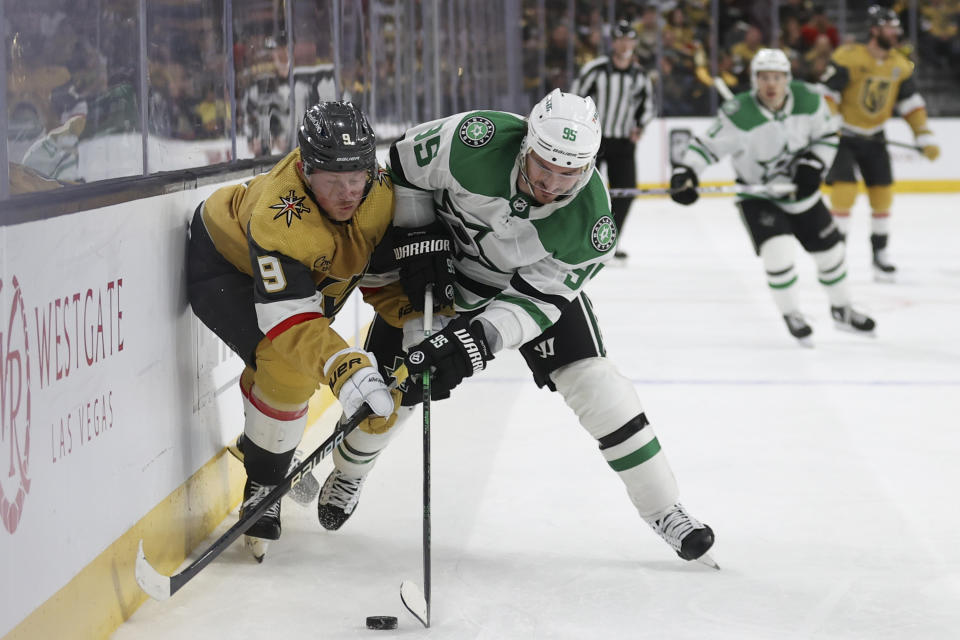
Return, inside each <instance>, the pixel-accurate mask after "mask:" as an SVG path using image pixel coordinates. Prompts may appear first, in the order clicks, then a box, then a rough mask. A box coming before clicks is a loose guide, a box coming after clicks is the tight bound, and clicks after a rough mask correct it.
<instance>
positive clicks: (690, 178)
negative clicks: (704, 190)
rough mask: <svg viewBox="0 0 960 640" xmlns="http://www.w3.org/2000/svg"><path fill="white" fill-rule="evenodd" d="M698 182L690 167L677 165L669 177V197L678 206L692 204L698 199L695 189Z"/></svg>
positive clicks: (698, 195)
mask: <svg viewBox="0 0 960 640" xmlns="http://www.w3.org/2000/svg"><path fill="white" fill-rule="evenodd" d="M699 186H700V180H699V179H697V172H696V171H694V170H693V169H691V168H690V167H688V166H686V165H683V164H678V165H676V166H675V167H674V168H673V173H672V174H671V175H670V197H671V198H672V199H673V201H674V202H676V203H678V204H693V203H694V202H696V201H697V198H699V197H700V194H699V193H697V187H699Z"/></svg>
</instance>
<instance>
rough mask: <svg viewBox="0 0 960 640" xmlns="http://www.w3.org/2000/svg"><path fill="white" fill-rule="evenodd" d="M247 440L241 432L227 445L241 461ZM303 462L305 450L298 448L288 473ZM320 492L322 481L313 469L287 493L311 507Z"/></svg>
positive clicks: (298, 502)
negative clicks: (319, 480) (315, 475)
mask: <svg viewBox="0 0 960 640" xmlns="http://www.w3.org/2000/svg"><path fill="white" fill-rule="evenodd" d="M245 440H246V438H245V437H244V435H243V433H241V434H240V435H239V436H237V439H236V440H234V442H233V444H231V445H230V446H228V447H227V450H228V451H229V452H230V453H232V454H233V457H234V458H236V459H237V460H239V461H240V462H243V443H244V441H245ZM301 462H303V452H302V451H300V449H297V450H296V451H295V452H294V454H293V459H292V460H291V461H290V469H288V470H287V473H290V471H293V469H294V468H295V467H296V466H297V465H298V464H300V463H301ZM318 493H320V483H319V482H318V481H317V479H316V477H314V475H313V471H308V472H307V473H304V474H303V475H302V476H301V477H300V482H298V483H297V484H295V485H293V487H291V488H290V492H289V493H287V495H288V496H290V497H291V498H293V501H294V502H296V503H297V504H299V505H301V506H304V507H309V506H310V505H312V504H313V501H314V500H315V499H316V498H317V494H318Z"/></svg>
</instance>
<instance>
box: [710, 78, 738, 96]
mask: <svg viewBox="0 0 960 640" xmlns="http://www.w3.org/2000/svg"><path fill="white" fill-rule="evenodd" d="M713 86H714V87H716V88H717V93H719V94H720V97H721V98H723V99H724V100H733V91H731V90H730V87H728V86H727V83H726V82H724V81H723V78H721V77H720V76H717V77H715V78H714V79H713Z"/></svg>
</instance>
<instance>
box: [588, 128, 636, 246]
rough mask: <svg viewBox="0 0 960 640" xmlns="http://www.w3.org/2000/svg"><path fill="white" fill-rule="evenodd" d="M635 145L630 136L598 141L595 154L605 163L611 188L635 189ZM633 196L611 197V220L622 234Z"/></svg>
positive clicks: (599, 160)
mask: <svg viewBox="0 0 960 640" xmlns="http://www.w3.org/2000/svg"><path fill="white" fill-rule="evenodd" d="M636 149H637V145H636V143H634V142H631V141H630V138H603V139H601V141H600V151H599V153H598V154H597V160H598V162H605V163H606V165H607V178H608V179H609V180H610V188H611V189H635V188H636V186H637V161H636V158H635V156H634V154H635V153H636ZM631 202H633V196H627V197H625V198H612V199H611V201H610V204H611V206H612V208H613V221H614V222H616V223H617V231H618V232H619V234H620V235H621V236H622V234H623V225H624V223H626V220H627V212H629V211H630V203H631Z"/></svg>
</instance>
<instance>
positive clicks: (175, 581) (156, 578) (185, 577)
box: [136, 365, 407, 600]
mask: <svg viewBox="0 0 960 640" xmlns="http://www.w3.org/2000/svg"><path fill="white" fill-rule="evenodd" d="M406 379H407V368H406V367H405V366H402V365H401V366H400V367H398V368H397V370H396V371H394V372H393V382H391V383H390V386H389V388H390V389H394V388H396V387H397V385H399V384H402V383H403V381H404V380H406ZM371 413H373V411H372V410H371V409H370V407H369V406H368V405H366V404H364V405H361V407H360V409H358V410H357V412H356V413H355V414H354V415H353V417H351V418H350V420H349V421H347V422H346V424H342V425H339V426H338V427H337V429H335V430H334V432H333V433H332V434H330V437H329V438H327V439H326V440H324V441H323V442H322V443H320V446H319V447H317V449H316V450H315V451H314V452H313V453H311V454H310V455H309V456H307V457H306V458H305V459H304V460H303V462H301V463H300V464H298V465H297V466H296V467H294V468H293V469H291V470H290V472H289V473H288V474H287V476H286V477H285V478H284V479H283V481H282V482H281V483H280V484H278V485H277V486H276V487H274V488H273V490H272V491H270V493H268V494H267V495H266V497H264V498H263V500H261V501H260V502H259V503H258V504H257V506H256V507H254V508H252V509H250V510H248V511H247V512H245V513H244V514H243V517H242V518H240V519H239V520H237V523H236V524H234V525H233V526H232V527H230V528H229V529H228V530H227V532H226V533H224V534H223V535H222V536H220V537H219V538H217V539H216V540H215V541H214V542H213V544H211V545H210V546H209V547H207V549H206V550H205V551H204V552H203V553H202V554H200V557H199V558H197V559H196V560H194V561H193V562H191V563H190V565H189V566H187V567H186V568H185V569H183V570H182V571H179V572H177V573H175V574H173V575H172V576H165V575H163V574H162V573H160V572H158V571H157V570H156V569H154V568H153V565H151V564H150V562H149V561H148V560H147V557H146V555H145V554H144V552H143V540H142V539H141V540H140V544H139V546H138V548H137V563H136V575H137V584H139V585H140V588H141V589H143V590H144V592H146V594H147V595H148V596H150V597H151V598H153V599H155V600H166V599H167V598H169V597H170V596H172V595H173V594H175V593H176V592H177V591H179V590H180V589H181V588H183V585H185V584H187V583H188V582H190V580H192V579H193V578H194V577H196V575H197V574H198V573H200V571H202V570H203V568H204V567H206V566H207V565H208V564H210V563H211V562H213V560H214V559H215V558H216V557H217V556H219V555H220V554H221V553H223V552H224V551H226V549H227V547H229V546H230V545H231V544H232V543H233V542H234V541H235V540H236V539H237V538H239V537H240V536H242V535H243V534H244V533H245V532H246V531H247V529H249V528H250V527H252V526H253V523H255V522H256V521H257V520H259V519H260V516H262V515H263V514H264V513H265V512H266V511H267V509H269V508H270V506H271V505H273V503H275V502H276V501H277V500H279V499H280V498H282V497H283V496H284V494H286V493H287V492H288V491H290V489H291V487H293V486H294V485H295V484H297V483H298V482H300V480H301V479H303V477H304V476H305V475H306V474H307V473H309V472H310V470H311V469H313V467H314V466H316V465H317V464H318V463H319V462H320V461H321V460H322V459H324V458H326V457H327V456H328V455H330V453H331V452H333V450H334V449H335V448H336V447H337V445H339V444H340V443H341V442H342V441H343V439H344V438H346V437H347V434H349V433H350V432H351V431H353V430H354V429H356V427H357V425H359V424H360V423H361V422H363V421H364V419H366V418H367V417H368V416H369V415H370V414H371Z"/></svg>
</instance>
